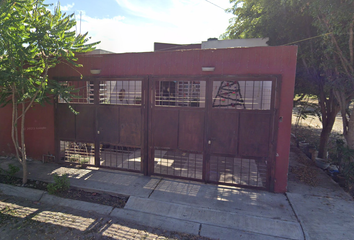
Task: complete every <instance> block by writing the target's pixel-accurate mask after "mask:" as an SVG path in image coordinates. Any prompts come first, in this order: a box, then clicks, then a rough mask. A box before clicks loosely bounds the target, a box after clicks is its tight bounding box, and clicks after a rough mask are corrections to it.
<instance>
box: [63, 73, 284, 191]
mask: <svg viewBox="0 0 354 240" xmlns="http://www.w3.org/2000/svg"><path fill="white" fill-rule="evenodd" d="M63 84H69V85H71V86H73V87H74V88H76V89H79V92H78V96H80V97H79V98H77V99H73V100H72V101H71V106H72V108H73V109H74V110H75V111H77V112H79V114H78V115H75V114H73V113H72V112H71V111H70V109H69V108H68V106H67V104H65V103H62V102H61V100H60V99H59V103H58V104H57V107H56V119H57V127H56V129H57V131H56V132H57V134H56V136H57V148H58V152H57V154H58V155H59V156H60V157H59V159H60V160H61V161H63V162H70V163H76V164H89V165H96V166H101V167H109V168H116V169H120V170H127V171H136V172H141V173H144V174H146V175H161V176H167V177H173V178H182V179H193V180H199V181H205V182H213V183H222V184H229V185H236V186H247V187H255V188H263V189H271V188H272V186H270V179H271V178H272V174H273V172H274V171H273V168H274V167H273V166H274V160H275V154H276V153H275V149H276V146H275V143H276V141H275V140H276V139H275V136H276V129H277V119H278V117H277V111H276V110H277V106H278V104H279V102H278V101H279V96H277V92H278V91H277V89H278V88H279V79H278V77H277V76H258V77H240V76H220V77H178V78H173V77H152V78H149V79H147V78H132V79H122V78H116V79H114V78H109V79H104V78H99V79H90V80H87V81H82V80H77V81H72V80H70V81H64V82H63Z"/></svg>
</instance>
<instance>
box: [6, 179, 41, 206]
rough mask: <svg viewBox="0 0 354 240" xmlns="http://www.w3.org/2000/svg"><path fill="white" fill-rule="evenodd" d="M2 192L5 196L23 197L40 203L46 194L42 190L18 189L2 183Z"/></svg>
mask: <svg viewBox="0 0 354 240" xmlns="http://www.w3.org/2000/svg"><path fill="white" fill-rule="evenodd" d="M0 191H1V192H2V193H3V194H5V195H10V196H14V197H21V198H25V199H28V200H31V201H35V202H38V201H40V199H41V198H42V196H43V194H44V193H45V192H44V191H42V190H37V189H31V188H26V187H17V186H12V185H7V184H2V183H0Z"/></svg>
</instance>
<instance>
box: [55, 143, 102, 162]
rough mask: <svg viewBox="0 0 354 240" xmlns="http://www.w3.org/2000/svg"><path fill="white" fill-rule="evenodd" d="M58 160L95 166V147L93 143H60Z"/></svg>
mask: <svg viewBox="0 0 354 240" xmlns="http://www.w3.org/2000/svg"><path fill="white" fill-rule="evenodd" d="M60 159H61V160H62V161H65V162H70V163H78V164H90V165H94V164H95V145H94V144H93V143H83V142H68V141H60Z"/></svg>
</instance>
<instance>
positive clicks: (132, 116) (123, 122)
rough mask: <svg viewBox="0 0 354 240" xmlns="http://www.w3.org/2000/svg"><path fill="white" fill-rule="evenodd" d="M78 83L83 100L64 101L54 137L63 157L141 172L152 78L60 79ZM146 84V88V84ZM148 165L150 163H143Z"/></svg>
mask: <svg viewBox="0 0 354 240" xmlns="http://www.w3.org/2000/svg"><path fill="white" fill-rule="evenodd" d="M62 82H63V83H64V84H69V85H71V86H74V87H75V88H76V89H77V90H79V91H78V93H77V95H78V96H80V98H74V99H73V100H72V101H71V102H70V104H71V106H72V108H73V109H74V110H75V111H77V112H78V113H79V114H77V115H75V114H73V113H72V111H71V110H70V109H69V108H68V106H67V104H66V103H62V101H61V99H59V102H58V104H57V107H56V126H57V127H56V129H57V130H56V133H57V134H56V136H57V141H56V142H57V149H58V153H57V156H59V159H60V160H61V161H63V162H68V163H74V164H88V165H96V166H101V167H109V168H117V169H122V170H128V171H136V172H143V169H144V167H143V164H142V158H144V152H146V150H145V146H146V144H144V143H145V142H146V141H145V140H144V139H145V137H146V134H147V133H146V131H144V130H145V129H146V126H145V125H146V124H145V123H146V106H145V102H146V101H143V99H144V98H145V94H146V93H145V92H144V91H143V89H144V88H146V86H147V84H148V82H147V80H145V81H143V78H109V79H105V78H100V79H88V80H87V81H82V80H76V81H75V79H70V81H62ZM145 85H146V86H145ZM145 168H146V167H145Z"/></svg>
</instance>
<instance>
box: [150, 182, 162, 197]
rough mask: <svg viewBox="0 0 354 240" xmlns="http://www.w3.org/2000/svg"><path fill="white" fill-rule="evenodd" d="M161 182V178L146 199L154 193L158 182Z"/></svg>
mask: <svg viewBox="0 0 354 240" xmlns="http://www.w3.org/2000/svg"><path fill="white" fill-rule="evenodd" d="M162 180H163V178H160V181H159V182H158V183H157V184H156V186H155V187H154V189H153V190H152V191H151V193H150V194H149V196H148V198H150V196H151V195H152V194H153V192H154V191H155V189H156V188H157V186H158V185H159V184H160V182H161V181H162Z"/></svg>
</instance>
